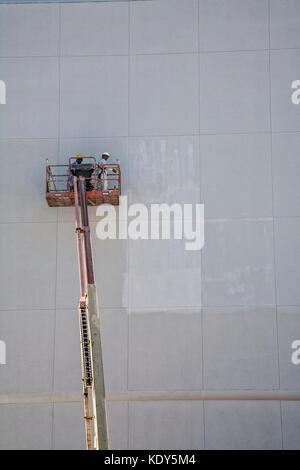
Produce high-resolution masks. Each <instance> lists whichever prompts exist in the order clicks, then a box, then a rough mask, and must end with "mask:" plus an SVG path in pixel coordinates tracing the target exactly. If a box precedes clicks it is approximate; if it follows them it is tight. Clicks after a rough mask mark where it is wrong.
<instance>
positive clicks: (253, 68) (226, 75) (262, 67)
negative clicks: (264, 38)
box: [200, 51, 270, 134]
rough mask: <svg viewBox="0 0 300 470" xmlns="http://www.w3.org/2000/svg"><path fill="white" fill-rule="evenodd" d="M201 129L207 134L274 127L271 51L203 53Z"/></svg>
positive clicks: (201, 61)
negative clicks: (270, 72) (270, 93)
mask: <svg viewBox="0 0 300 470" xmlns="http://www.w3.org/2000/svg"><path fill="white" fill-rule="evenodd" d="M200 67H201V75H200V79H201V81H200V130H201V132H202V133H205V134H213V133H221V134H223V133H234V132H268V131H269V130H270V109H269V106H270V100H269V77H268V70H269V54H268V53H267V52H265V51H248V52H232V53H211V54H203V55H201V58H200Z"/></svg>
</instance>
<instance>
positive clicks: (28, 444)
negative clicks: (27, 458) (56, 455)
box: [0, 403, 52, 450]
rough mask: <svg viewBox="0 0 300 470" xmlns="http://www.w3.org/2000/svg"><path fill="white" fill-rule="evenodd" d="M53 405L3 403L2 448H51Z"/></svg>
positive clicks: (1, 420) (0, 424) (1, 409)
mask: <svg viewBox="0 0 300 470" xmlns="http://www.w3.org/2000/svg"><path fill="white" fill-rule="evenodd" d="M51 427H52V405H51V404H50V403H48V404H45V405H1V406H0V448H1V450H16V449H18V450H49V449H50V448H51Z"/></svg>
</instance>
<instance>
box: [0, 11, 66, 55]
mask: <svg viewBox="0 0 300 470" xmlns="http://www.w3.org/2000/svg"><path fill="white" fill-rule="evenodd" d="M58 53H59V6H58V5H47V4H46V5H35V4H34V3H33V4H31V5H0V56H1V57H22V56H55V55H58Z"/></svg>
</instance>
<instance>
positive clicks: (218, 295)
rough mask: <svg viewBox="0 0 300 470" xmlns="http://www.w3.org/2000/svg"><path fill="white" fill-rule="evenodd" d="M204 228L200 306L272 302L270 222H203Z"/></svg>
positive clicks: (270, 303)
mask: <svg viewBox="0 0 300 470" xmlns="http://www.w3.org/2000/svg"><path fill="white" fill-rule="evenodd" d="M205 229H206V230H205V240H206V242H205V246H204V248H203V253H202V257H203V273H202V276H203V305H206V306H208V305H211V306H231V305H232V306H234V305H248V306H249V305H252V306H254V305H256V306H259V305H274V304H275V285H274V284H275V281H274V280H275V278H274V252H273V232H272V230H273V225H272V221H270V220H263V219H262V220H250V219H248V220H239V219H236V220H217V221H207V222H206V225H205Z"/></svg>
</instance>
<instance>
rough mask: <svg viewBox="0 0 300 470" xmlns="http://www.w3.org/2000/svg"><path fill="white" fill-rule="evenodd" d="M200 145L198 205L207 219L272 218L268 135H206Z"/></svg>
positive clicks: (202, 137) (201, 139)
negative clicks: (200, 194)
mask: <svg viewBox="0 0 300 470" xmlns="http://www.w3.org/2000/svg"><path fill="white" fill-rule="evenodd" d="M200 145H201V160H202V161H201V188H202V191H201V193H202V198H201V202H202V203H203V204H204V206H205V216H206V217H270V216H272V172H271V148H270V147H271V145H270V137H269V136H268V135H266V134H262V135H258V134H251V135H250V134H240V135H213V136H207V135H206V136H201V138H200ZM229 168H230V169H231V171H228V169H229ZM225 175H226V176H225Z"/></svg>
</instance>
